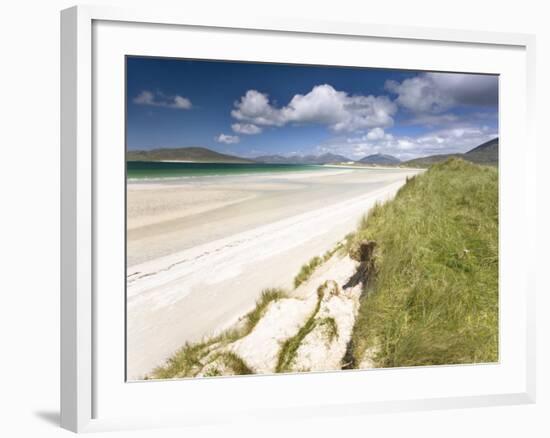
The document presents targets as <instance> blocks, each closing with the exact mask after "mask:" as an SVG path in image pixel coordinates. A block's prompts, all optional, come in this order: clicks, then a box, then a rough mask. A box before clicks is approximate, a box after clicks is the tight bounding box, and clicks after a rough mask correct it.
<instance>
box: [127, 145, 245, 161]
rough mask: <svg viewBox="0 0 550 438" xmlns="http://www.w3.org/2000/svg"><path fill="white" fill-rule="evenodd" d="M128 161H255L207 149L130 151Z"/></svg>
mask: <svg viewBox="0 0 550 438" xmlns="http://www.w3.org/2000/svg"><path fill="white" fill-rule="evenodd" d="M126 160H127V161H191V162H196V163H254V161H253V160H249V159H246V158H241V157H235V156H233V155H226V154H220V153H219V152H215V151H212V150H210V149H207V148H201V147H189V148H162V149H151V150H148V151H128V152H127V153H126Z"/></svg>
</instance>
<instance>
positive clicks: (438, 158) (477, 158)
mask: <svg viewBox="0 0 550 438" xmlns="http://www.w3.org/2000/svg"><path fill="white" fill-rule="evenodd" d="M453 157H455V158H462V159H463V160H467V161H471V162H472V163H477V164H486V165H492V166H496V165H498V137H497V138H494V139H492V140H489V141H488V142H485V143H483V144H480V145H479V146H476V147H475V148H473V149H471V150H469V151H468V152H466V153H464V154H444V155H430V156H428V157H421V158H415V159H414V160H409V161H406V162H405V163H403V164H405V165H406V166H410V167H429V166H431V165H432V164H435V163H440V162H442V161H445V160H447V159H449V158H453Z"/></svg>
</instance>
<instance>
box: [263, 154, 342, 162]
mask: <svg viewBox="0 0 550 438" xmlns="http://www.w3.org/2000/svg"><path fill="white" fill-rule="evenodd" d="M254 160H255V161H258V162H260V163H270V164H330V163H345V162H349V161H352V160H350V159H349V158H346V157H344V156H342V155H337V154H331V153H326V154H322V155H290V156H288V157H285V156H282V155H262V156H260V157H256V158H254Z"/></svg>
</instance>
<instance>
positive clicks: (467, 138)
mask: <svg viewBox="0 0 550 438" xmlns="http://www.w3.org/2000/svg"><path fill="white" fill-rule="evenodd" d="M497 136H498V132H496V131H495V130H494V129H491V128H489V127H487V126H482V127H476V126H462V127H455V128H449V129H440V130H434V131H432V132H429V133H427V134H423V135H419V136H416V137H413V136H393V135H391V134H388V133H384V135H382V133H381V132H380V131H375V130H371V131H370V132H369V133H367V134H366V135H363V136H360V137H348V138H342V137H340V138H336V139H332V140H331V141H329V142H327V143H325V144H322V145H320V146H318V147H317V152H318V153H326V152H331V153H335V154H341V155H344V156H347V157H349V158H351V159H360V158H362V157H364V156H367V155H371V154H377V153H382V154H389V155H393V156H395V157H397V158H399V159H401V160H407V159H411V158H416V157H422V156H427V155H439V154H449V153H463V152H467V151H469V150H470V149H472V148H474V147H476V146H479V145H480V144H482V143H484V142H486V141H488V140H491V139H493V138H495V137H497ZM369 137H370V138H369Z"/></svg>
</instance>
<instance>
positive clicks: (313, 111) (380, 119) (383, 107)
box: [231, 84, 397, 132]
mask: <svg viewBox="0 0 550 438" xmlns="http://www.w3.org/2000/svg"><path fill="white" fill-rule="evenodd" d="M396 112H397V106H396V105H395V103H393V102H392V101H391V100H390V99H389V98H388V97H386V96H378V97H375V96H372V95H369V96H363V95H349V94H348V93H346V92H344V91H337V90H335V89H334V88H333V87H332V86H331V85H328V84H324V85H317V86H315V87H313V89H312V90H311V91H310V92H309V93H307V94H305V95H302V94H296V95H294V97H292V99H291V100H290V102H289V103H288V105H286V106H284V107H282V108H277V107H275V106H274V105H272V104H271V103H270V101H269V97H268V96H267V95H266V94H263V93H260V92H259V91H256V90H248V91H247V92H246V94H245V95H244V96H242V97H241V99H240V100H239V101H237V102H235V109H233V111H232V112H231V115H232V116H233V117H234V118H235V119H237V120H239V121H246V122H249V123H252V124H254V125H265V126H283V125H285V124H288V123H297V124H302V123H318V124H323V125H327V126H328V127H329V128H330V129H332V130H333V131H336V132H353V131H360V130H365V129H370V128H375V127H387V126H391V125H392V124H393V115H394V114H395V113H396Z"/></svg>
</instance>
